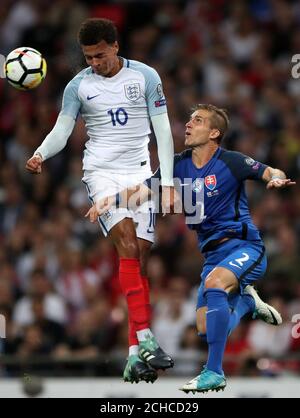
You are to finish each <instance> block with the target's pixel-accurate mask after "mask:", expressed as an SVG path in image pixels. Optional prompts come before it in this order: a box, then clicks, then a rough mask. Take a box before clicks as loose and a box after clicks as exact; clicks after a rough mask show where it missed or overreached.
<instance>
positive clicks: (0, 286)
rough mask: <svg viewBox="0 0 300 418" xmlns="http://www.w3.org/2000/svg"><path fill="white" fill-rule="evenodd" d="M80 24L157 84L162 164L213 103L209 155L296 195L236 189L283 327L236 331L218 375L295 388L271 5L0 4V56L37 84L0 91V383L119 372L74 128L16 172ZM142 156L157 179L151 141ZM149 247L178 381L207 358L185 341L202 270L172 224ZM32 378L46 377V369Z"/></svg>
mask: <svg viewBox="0 0 300 418" xmlns="http://www.w3.org/2000/svg"><path fill="white" fill-rule="evenodd" d="M92 16H94V17H108V18H110V19H112V20H114V21H115V23H116V24H117V27H118V29H119V32H120V44H121V55H123V56H125V57H128V58H132V59H136V60H140V61H143V62H145V63H147V64H149V65H151V66H153V67H155V68H156V69H157V70H158V72H159V74H160V75H161V78H162V80H163V85H164V91H165V94H166V97H167V103H168V109H169V116H170V120H171V125H172V130H173V135H174V141H175V147H176V151H177V152H180V151H182V150H183V149H184V130H185V122H186V121H187V119H188V117H189V113H190V108H191V106H193V105H194V104H195V103H199V102H202V103H205V102H208V103H213V104H215V105H218V106H222V107H225V108H226V109H228V111H229V115H230V119H231V128H230V132H229V134H228V135H227V138H226V140H225V141H224V146H226V147H228V148H232V149H235V150H238V151H241V152H243V153H245V154H248V155H250V156H251V157H253V158H255V159H258V160H260V161H262V162H264V163H267V164H269V165H271V166H273V167H277V168H280V169H282V170H284V171H285V172H286V173H287V174H288V176H289V177H290V178H292V179H294V180H296V181H297V182H298V184H297V186H296V187H293V188H291V189H289V190H284V191H282V192H277V191H266V190H265V188H264V185H260V184H258V183H254V182H249V184H248V193H249V198H250V202H251V209H252V215H253V218H254V221H255V223H256V225H257V226H258V227H259V228H260V230H261V231H262V235H263V238H264V241H265V244H266V247H267V252H268V260H269V266H268V271H267V274H266V277H265V278H264V279H263V280H262V281H261V282H260V283H259V286H258V287H259V290H260V292H261V295H262V296H263V297H264V298H265V300H268V301H269V303H271V304H273V305H274V306H276V307H277V308H278V309H279V310H280V311H281V312H282V315H283V318H284V323H283V325H282V326H281V327H278V328H275V327H271V326H268V325H266V324H264V323H262V322H259V321H253V320H251V318H248V319H246V320H244V321H243V323H242V324H241V325H240V326H239V327H238V329H237V330H236V331H235V332H234V333H233V334H232V335H231V337H230V339H229V343H228V346H227V350H226V354H227V360H226V362H225V369H226V371H227V373H228V374H232V375H256V376H257V375H262V374H263V375H266V374H272V375H274V374H275V375H276V374H283V373H291V374H293V373H295V374H299V373H300V356H299V353H300V338H298V339H295V338H293V337H292V332H291V330H292V327H293V326H294V325H295V324H293V323H292V321H291V318H292V316H293V315H294V314H297V313H298V314H300V277H299V270H300V255H299V254H300V253H299V242H300V193H299V185H300V126H299V125H300V118H299V116H300V79H293V78H292V76H291V67H292V64H291V59H292V56H293V55H294V54H297V53H300V3H299V2H298V1H283V0H253V1H242V0H238V1H234V0H233V1H230V2H228V1H226V0H209V1H208V0H207V1H205V0H186V1H176V0H170V1H166V0H157V1H155V0H152V1H151V0H149V1H147V0H139V1H126V0H124V1H122V0H119V1H101V2H98V1H96V0H94V1H92V0H90V1H77V0H38V1H37V0H20V1H16V0H1V3H0V21H1V25H0V52H1V53H2V54H4V55H6V54H7V53H8V52H9V51H11V50H12V49H14V48H15V47H17V46H30V47H33V48H36V49H38V50H39V51H40V52H42V54H43V55H44V57H45V58H46V60H47V63H48V74H47V77H46V80H45V81H44V83H43V84H42V85H41V86H40V87H39V88H38V89H37V90H36V91H32V92H29V93H27V92H25V93H23V92H19V91H17V90H15V89H13V88H12V87H10V86H9V85H8V84H7V83H6V81H5V79H0V97H1V102H0V135H1V143H0V161H1V165H0V181H1V184H0V239H1V249H0V265H1V267H0V313H1V314H2V315H4V316H5V318H6V325H7V328H6V338H5V339H0V353H1V355H2V359H4V358H5V357H3V355H4V354H5V355H17V358H18V359H19V363H20V364H19V365H16V364H14V365H12V364H8V365H7V364H4V363H3V364H2V366H0V374H2V375H7V376H9V375H14V374H17V373H20V371H24V370H28V368H29V369H30V367H29V366H28V365H27V363H26V362H27V361H28V360H30V359H32V358H37V357H38V356H44V355H46V356H50V357H49V358H52V359H54V360H55V361H58V362H59V361H60V360H62V361H63V360H64V359H74V360H82V359H85V360H87V361H90V362H91V361H93V359H97V358H98V357H99V356H101V355H104V358H107V359H108V358H113V357H117V356H118V353H119V354H120V355H121V357H122V358H123V359H124V356H126V352H127V319H126V315H127V313H126V307H125V304H124V300H123V298H122V297H121V294H120V289H119V284H118V277H117V271H118V260H117V257H116V253H115V251H114V249H113V247H112V245H111V242H110V241H109V240H108V239H104V238H103V236H102V235H101V233H100V229H99V228H98V226H96V225H92V224H90V223H89V221H88V220H87V219H86V218H84V214H85V213H86V211H87V210H88V208H89V202H88V200H87V195H86V191H85V188H84V186H83V184H82V183H81V156H82V151H83V149H84V143H85V141H86V133H85V129H84V125H83V123H82V121H81V120H79V121H78V123H77V125H76V128H75V130H74V132H73V134H72V136H71V138H70V139H69V142H68V145H67V147H66V148H65V149H64V150H63V151H62V152H61V153H60V154H59V155H57V156H56V157H54V158H52V159H50V160H49V161H47V162H46V164H45V165H44V169H43V172H42V174H41V175H38V176H32V175H30V174H28V173H27V172H26V171H25V169H24V166H25V162H26V160H27V159H28V158H29V157H30V156H31V155H32V152H33V150H34V149H35V148H36V147H37V146H38V145H39V144H40V143H41V141H42V140H43V138H44V137H45V135H46V134H47V133H48V132H49V131H50V130H51V128H52V126H53V124H54V122H55V120H56V117H57V114H58V112H59V109H60V103H61V98H62V93H63V89H64V87H65V85H66V84H67V82H68V81H69V80H70V79H71V78H72V77H73V76H74V75H75V74H76V73H77V72H78V71H79V70H80V69H81V67H82V66H83V65H84V63H83V61H82V55H81V52H80V48H79V46H78V45H77V41H76V34H77V29H78V27H79V24H80V23H81V21H82V20H84V19H85V18H86V17H92ZM150 152H151V158H152V163H153V168H156V166H157V164H158V160H157V155H156V144H155V140H154V139H153V138H152V140H151V143H150ZM156 232H157V240H156V243H155V245H154V246H153V250H152V253H151V256H150V260H149V263H148V276H149V278H150V282H151V287H152V305H153V330H154V333H155V335H156V336H157V339H158V341H159V342H160V344H161V346H162V347H163V348H164V349H165V350H166V351H167V352H168V353H170V354H172V355H174V356H175V358H178V361H177V366H176V367H175V369H174V371H171V372H168V373H170V374H171V373H176V374H182V375H193V374H195V372H197V371H198V370H199V362H200V360H203V359H204V358H205V350H206V347H205V346H204V345H202V344H201V342H200V340H199V337H198V336H197V334H196V329H195V301H196V292H197V287H198V284H199V277H200V271H201V266H202V263H203V259H202V256H201V254H200V253H199V251H198V249H197V241H196V238H195V236H194V235H193V232H191V231H188V230H187V228H186V226H185V223H184V219H183V218H182V216H180V215H176V216H168V217H165V218H159V219H158V220H157V227H156ZM201 353H202V356H201ZM297 354H298V355H297ZM107 361H108V360H107ZM31 367H35V368H36V369H37V368H38V367H41V366H37V365H35V366H31ZM43 367H44V369H45V368H46V370H48V373H50V372H51V371H52V372H53V367H54V366H53V363H49V365H48V366H43ZM61 367H62V366H61ZM76 367H77V369H76ZM80 367H81V368H80ZM80 367H78V366H73V369H72V367H71V366H70V365H69V366H65V369H62V370H63V371H66V370H69V371H70V370H71V371H72V372H74V373H75V372H76V370H77V371H79V370H81V371H82V370H84V368H82V367H83V366H82V365H81V366H80ZM108 369H110V371H112V368H110V367H108ZM97 370H98V371H97V373H98V374H103V373H104V372H103V369H101V367H100V368H98V369H97ZM120 370H121V367H120ZM107 373H109V371H108V372H107ZM117 373H120V371H119V370H118V371H117Z"/></svg>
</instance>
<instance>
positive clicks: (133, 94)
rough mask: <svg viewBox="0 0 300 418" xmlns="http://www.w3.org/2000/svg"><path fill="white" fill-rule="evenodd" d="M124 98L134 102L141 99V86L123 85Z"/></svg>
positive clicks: (135, 84) (136, 84) (137, 84)
mask: <svg viewBox="0 0 300 418" xmlns="http://www.w3.org/2000/svg"><path fill="white" fill-rule="evenodd" d="M124 89H125V96H126V97H127V99H128V100H131V101H132V102H135V101H136V100H138V99H139V98H140V97H141V86H140V84H139V83H133V84H125V86H124Z"/></svg>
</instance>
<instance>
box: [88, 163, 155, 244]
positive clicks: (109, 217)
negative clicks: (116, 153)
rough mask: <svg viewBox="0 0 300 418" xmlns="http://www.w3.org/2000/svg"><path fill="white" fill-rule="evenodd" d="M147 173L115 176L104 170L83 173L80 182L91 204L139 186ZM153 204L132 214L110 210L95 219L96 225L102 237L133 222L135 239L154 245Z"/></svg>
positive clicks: (143, 206)
mask: <svg viewBox="0 0 300 418" xmlns="http://www.w3.org/2000/svg"><path fill="white" fill-rule="evenodd" d="M151 174H152V173H151V172H149V170H147V171H142V172H141V173H134V174H132V173H130V174H126V175H124V174H119V173H115V172H114V173H112V172H109V171H107V170H93V171H89V170H86V171H84V176H83V178H82V182H83V183H84V184H85V186H86V188H87V192H88V196H89V199H90V201H91V202H92V203H93V204H94V203H96V202H97V201H98V200H100V199H103V198H104V197H107V196H113V195H115V194H117V193H119V192H121V191H122V190H124V189H126V188H128V187H133V186H136V185H138V184H141V183H143V182H144V181H145V179H146V178H149V177H150V176H151ZM155 212H156V211H155V203H154V201H152V200H151V201H148V202H145V203H143V204H142V205H141V206H139V207H138V208H137V209H136V210H135V211H133V210H129V209H125V208H112V209H110V210H108V211H107V212H105V213H104V214H103V215H101V216H99V218H98V220H99V224H100V226H101V229H102V232H103V234H104V236H107V235H108V233H109V231H110V230H111V229H112V228H113V227H114V226H115V225H116V224H117V223H119V222H120V221H122V220H123V219H125V218H131V219H133V222H134V224H135V227H136V235H137V237H138V238H142V239H144V240H146V241H150V242H154V226H155Z"/></svg>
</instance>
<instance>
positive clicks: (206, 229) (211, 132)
mask: <svg viewBox="0 0 300 418" xmlns="http://www.w3.org/2000/svg"><path fill="white" fill-rule="evenodd" d="M228 124H229V120H228V116H227V113H226V112H225V111H224V110H223V109H219V108H217V107H216V106H213V105H210V104H200V105H197V106H196V107H195V109H194V111H193V113H192V115H191V118H190V120H189V122H188V123H187V124H186V133H185V145H186V146H187V147H189V149H187V150H186V151H184V152H183V153H181V154H180V155H176V156H175V157H174V178H175V179H176V180H178V184H179V186H180V188H181V190H180V192H181V197H182V200H183V201H185V200H186V199H185V198H184V195H185V193H188V192H190V196H191V197H192V201H193V202H192V203H193V206H194V207H196V206H197V204H198V205H199V204H200V205H202V210H201V217H199V218H198V219H195V217H194V219H193V217H191V216H190V215H189V221H188V222H187V223H188V226H189V227H190V228H191V229H193V230H195V231H196V233H197V236H198V245H199V249H200V251H201V252H202V254H203V256H204V258H205V263H204V266H203V271H202V274H201V278H202V282H201V285H200V287H199V291H198V301H197V312H196V322H197V329H198V332H199V335H200V336H201V337H202V338H203V339H205V340H206V341H207V343H208V359H207V362H206V364H205V366H204V368H203V370H202V372H201V373H200V374H199V375H198V376H197V377H195V378H194V379H192V380H191V381H189V382H188V383H186V384H185V385H183V386H182V388H181V390H183V391H184V392H189V391H192V392H207V391H209V390H215V391H219V390H223V389H224V388H225V386H226V378H225V375H224V372H223V368H222V361H223V355H224V350H225V346H226V341H227V337H228V335H229V334H230V333H231V332H232V330H233V329H234V328H235V327H236V326H237V325H238V324H239V322H240V319H241V318H242V317H243V316H244V315H246V314H247V313H251V314H252V315H253V318H255V317H256V318H259V319H262V320H263V321H265V322H267V323H269V324H272V325H280V324H281V323H282V319H281V316H280V314H279V312H277V311H276V310H275V309H274V308H273V307H272V306H270V305H268V304H266V303H265V302H263V301H262V300H261V299H260V298H259V296H258V294H257V292H256V291H255V289H254V288H253V286H252V285H253V283H254V282H255V281H256V280H258V279H260V278H262V277H263V275H264V273H265V271H266V267H267V260H266V254H265V247H264V244H263V241H262V239H261V237H260V233H259V231H258V229H257V227H256V226H255V225H254V224H253V222H252V219H251V216H250V212H249V207H248V201H247V196H246V191H245V180H247V179H252V180H262V181H264V182H265V183H266V184H267V186H266V187H267V189H271V188H283V187H287V186H291V185H293V184H295V183H294V182H292V181H291V180H290V179H287V178H286V175H285V173H284V172H282V171H281V170H278V169H274V168H271V167H269V166H267V165H264V164H262V163H260V162H258V161H255V160H253V159H252V158H250V157H248V156H245V155H243V154H241V153H239V152H234V151H229V150H225V149H223V148H221V146H220V143H221V140H222V138H223V137H224V135H225V133H226V131H227V129H228ZM155 177H156V178H160V170H158V171H157V172H156V173H155V174H154V178H155ZM152 179H153V177H152ZM152 179H150V180H151V181H152ZM150 180H149V181H148V182H147V186H149V185H150V183H151V181H150ZM149 187H151V186H149ZM131 193H133V192H131ZM139 193H145V194H147V193H148V189H147V187H146V185H142V186H140V188H139ZM128 196H129V197H130V192H129V193H128ZM117 199H118V201H120V199H121V201H122V200H123V195H118V196H117ZM115 200H116V197H115V196H114V198H112V199H111V200H110V201H108V200H106V201H103V202H98V205H97V208H96V209H97V212H96V214H97V215H99V214H101V213H102V210H106V209H107V206H109V207H111V206H112V205H113V204H114V202H115ZM122 204H123V203H122ZM183 208H184V210H185V213H186V216H187V215H188V214H187V211H186V205H185V204H184V205H183ZM93 217H95V214H93V213H92V211H90V218H91V220H93Z"/></svg>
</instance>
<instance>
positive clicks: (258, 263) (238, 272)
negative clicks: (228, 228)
mask: <svg viewBox="0 0 300 418" xmlns="http://www.w3.org/2000/svg"><path fill="white" fill-rule="evenodd" d="M203 255H204V257H205V263H204V266H203V270H202V274H201V279H202V281H201V284H200V286H199V290H198V301H197V309H199V308H201V307H203V306H206V300H205V298H204V297H203V293H204V290H205V288H204V284H205V280H206V278H207V276H208V275H209V273H210V272H211V271H212V270H213V269H214V268H216V267H224V268H226V269H227V270H230V271H232V273H234V275H235V276H236V278H237V279H238V281H239V284H240V293H232V294H230V295H229V305H230V306H231V307H232V308H234V306H235V305H236V303H237V302H238V299H239V296H240V294H243V291H244V288H245V287H246V286H247V285H248V284H253V282H254V281H256V280H258V279H261V278H262V277H263V276H264V274H265V272H266V269H267V257H266V255H265V247H264V245H263V243H262V241H244V240H240V239H230V240H228V241H225V242H224V243H222V244H220V245H219V246H218V247H217V248H216V249H215V250H214V251H209V252H207V253H204V254H203Z"/></svg>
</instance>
